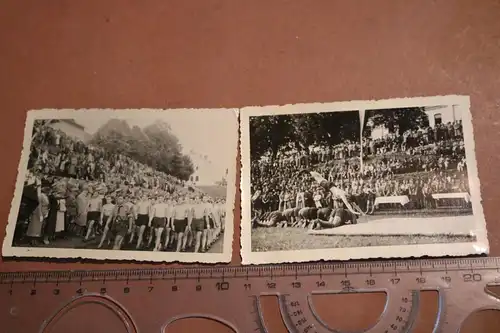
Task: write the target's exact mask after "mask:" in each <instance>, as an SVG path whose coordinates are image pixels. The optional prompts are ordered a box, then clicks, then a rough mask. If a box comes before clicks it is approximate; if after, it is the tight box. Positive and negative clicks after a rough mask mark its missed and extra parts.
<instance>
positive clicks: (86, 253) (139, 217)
mask: <svg viewBox="0 0 500 333" xmlns="http://www.w3.org/2000/svg"><path fill="white" fill-rule="evenodd" d="M237 147H238V113H237V110H234V109H210V110H197V109H196V110H195V109H182V110H145V109H140V110H34V111H30V112H28V116H27V121H26V128H25V134H24V144H23V151H22V156H21V161H20V166H19V170H18V179H17V183H16V190H15V194H14V198H13V202H12V206H11V212H10V215H9V224H8V226H7V236H6V239H5V240H4V244H3V253H2V254H3V255H4V256H16V257H55V258H78V257H81V258H90V259H126V260H146V261H165V262H170V261H182V262H228V261H230V260H231V253H232V238H233V209H234V200H235V182H236V179H235V175H236V156H237Z"/></svg>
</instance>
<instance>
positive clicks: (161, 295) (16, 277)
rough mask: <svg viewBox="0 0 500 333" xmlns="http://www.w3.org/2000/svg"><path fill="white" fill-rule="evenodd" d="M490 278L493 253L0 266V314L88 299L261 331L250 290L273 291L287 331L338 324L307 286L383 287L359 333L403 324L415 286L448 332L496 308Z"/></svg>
mask: <svg viewBox="0 0 500 333" xmlns="http://www.w3.org/2000/svg"><path fill="white" fill-rule="evenodd" d="M495 285H500V258H478V259H443V260H435V259H429V260H401V261H370V262H368V261H366V262H365V261H360V262H344V263H334V264H327V263H318V264H300V265H274V266H241V267H229V266H227V267H215V266H214V267H197V268H165V269H132V270H128V269H123V270H89V271H47V272H43V271H40V272H14V273H0V323H2V330H3V331H4V332H49V331H50V328H51V327H52V326H54V325H55V324H57V322H58V320H59V319H61V318H62V317H63V316H64V315H65V314H66V313H68V312H69V311H70V310H71V309H73V308H75V307H77V306H79V305H82V304H88V303H98V304H101V305H104V306H105V307H106V308H108V309H110V310H112V311H113V312H114V313H115V314H116V315H117V316H118V317H119V318H120V320H122V321H123V323H124V325H125V327H126V328H127V331H128V332H139V331H140V332H160V331H162V332H163V330H162V329H164V328H165V327H167V326H168V325H169V324H171V323H173V322H174V321H176V320H179V319H183V318H189V317H206V318H213V319H216V320H218V321H220V322H222V323H224V324H226V325H227V326H229V327H231V328H233V329H234V330H235V331H236V332H243V333H246V332H268V331H267V329H266V327H265V324H264V320H263V313H262V310H261V302H260V298H261V296H264V295H277V296H278V299H279V306H280V311H281V314H282V317H283V321H284V323H285V325H286V327H287V329H288V331H289V332H300V333H316V332H317V333H320V332H338V331H336V330H335V327H329V325H328V324H327V323H326V322H325V321H324V318H320V317H319V316H318V315H317V313H316V311H315V308H314V305H313V304H312V295H315V294H331V293H364V292H375V291H377V292H379V291H384V292H386V293H387V303H386V306H385V310H384V313H383V314H382V315H381V317H380V319H379V320H378V321H377V323H376V324H375V325H374V326H373V327H372V328H370V329H368V330H367V331H365V332H382V333H386V332H412V329H413V328H414V327H415V321H416V318H417V315H418V313H419V310H420V308H419V302H420V292H421V291H422V290H436V291H437V292H438V295H439V296H438V299H439V311H438V314H437V320H436V324H435V326H434V330H433V332H445V333H452V332H453V333H455V332H458V330H459V328H460V326H461V324H462V323H463V321H464V320H465V319H466V317H467V316H468V315H469V314H471V313H472V312H474V311H476V310H481V309H500V301H499V300H498V299H497V298H496V297H494V296H493V295H491V294H488V293H487V292H486V291H485V288H486V287H487V286H495ZM340 306H341V304H340ZM354 319H355V318H354ZM269 333H273V332H269Z"/></svg>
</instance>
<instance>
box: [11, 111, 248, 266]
mask: <svg viewBox="0 0 500 333" xmlns="http://www.w3.org/2000/svg"><path fill="white" fill-rule="evenodd" d="M94 112H95V113H99V115H100V116H102V114H103V113H108V114H110V115H112V116H113V117H115V118H131V117H137V116H142V115H144V114H145V113H147V114H154V113H156V114H158V116H161V115H160V114H161V113H162V112H191V113H197V112H227V113H228V117H234V136H233V137H231V138H227V137H226V138H224V140H230V141H231V142H233V146H232V148H231V153H230V154H228V155H230V156H231V159H230V160H228V161H227V163H228V164H227V168H228V176H227V190H226V217H225V219H226V224H225V231H224V234H223V237H224V238H223V246H222V253H188V252H153V251H133V250H93V249H72V248H44V247H17V246H12V241H13V238H14V231H15V227H16V220H17V215H18V212H19V205H20V203H21V197H22V192H23V184H24V180H25V177H26V173H27V166H28V160H29V154H30V145H31V136H32V129H33V125H34V122H35V120H44V119H70V118H73V117H75V115H79V114H82V113H85V114H86V115H88V114H89V113H94ZM90 116H91V115H90ZM193 117H195V115H193ZM238 119H239V110H238V109H235V108H228V109H223V108H218V109H208V108H206V109H188V108H186V109H97V108H92V109H90V108H89V109H39V110H30V111H28V112H27V116H26V122H25V126H24V136H23V147H22V151H21V159H20V162H19V167H18V173H17V178H16V183H15V190H14V195H13V199H12V203H11V207H10V212H9V217H8V224H7V227H6V235H5V238H4V241H3V246H2V256H3V257H16V258H58V259H69V258H72V259H80V258H81V259H92V260H123V261H131V262H133V261H143V262H168V263H173V262H181V263H209V264H215V263H228V262H230V261H231V259H232V252H233V238H234V211H235V208H236V206H235V203H236V184H237V183H236V171H237V169H236V168H237V165H238V162H237V154H238V144H239V138H238V132H239V127H238ZM215 133H216V131H215Z"/></svg>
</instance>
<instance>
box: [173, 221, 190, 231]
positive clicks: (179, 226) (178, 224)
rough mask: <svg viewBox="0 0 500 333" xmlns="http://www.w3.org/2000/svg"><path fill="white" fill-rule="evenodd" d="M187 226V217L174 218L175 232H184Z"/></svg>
mask: <svg viewBox="0 0 500 333" xmlns="http://www.w3.org/2000/svg"><path fill="white" fill-rule="evenodd" d="M186 227H187V219H183V220H174V228H175V232H184V231H185V230H186Z"/></svg>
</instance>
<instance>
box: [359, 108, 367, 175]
mask: <svg viewBox="0 0 500 333" xmlns="http://www.w3.org/2000/svg"><path fill="white" fill-rule="evenodd" d="M365 111H366V110H364V109H362V110H359V121H360V126H359V127H360V131H359V144H360V147H361V149H360V152H359V164H360V170H359V171H360V172H361V174H363V167H364V166H363V128H364V126H365Z"/></svg>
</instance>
